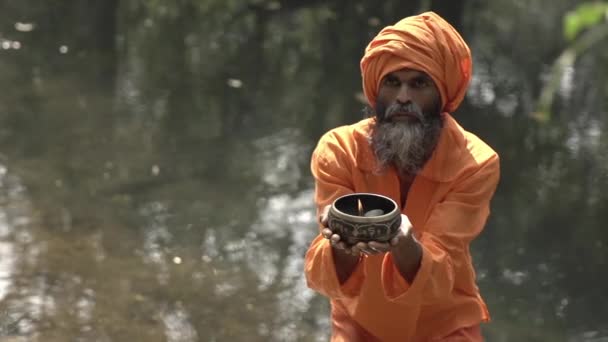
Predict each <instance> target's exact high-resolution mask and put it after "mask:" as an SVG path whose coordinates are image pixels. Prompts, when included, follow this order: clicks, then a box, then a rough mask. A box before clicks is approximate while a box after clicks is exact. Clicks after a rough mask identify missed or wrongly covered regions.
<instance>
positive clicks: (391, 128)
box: [371, 69, 442, 175]
mask: <svg viewBox="0 0 608 342" xmlns="http://www.w3.org/2000/svg"><path fill="white" fill-rule="evenodd" d="M375 112H376V118H377V124H376V126H375V128H374V129H373V131H372V136H371V143H372V148H373V150H374V153H375V154H376V157H377V159H378V161H379V162H380V165H381V167H385V166H388V165H389V164H390V165H394V166H395V167H396V168H397V170H398V171H399V172H400V173H402V174H410V175H413V174H416V173H417V172H418V171H419V170H420V169H422V167H423V166H424V163H425V162H426V161H427V160H428V158H429V157H430V155H431V153H432V152H433V149H434V147H435V145H436V143H437V140H438V138H439V133H440V132H441V127H442V119H441V96H440V94H439V91H438V90H437V87H436V86H435V83H434V82H433V80H432V79H431V78H430V77H429V76H428V75H427V74H426V73H424V72H421V71H417V70H412V69H401V70H398V71H395V72H392V73H389V74H387V75H386V76H385V77H384V78H383V79H382V81H381V83H380V89H379V90H378V96H377V98H376V108H375Z"/></svg>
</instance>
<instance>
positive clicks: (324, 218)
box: [319, 205, 331, 227]
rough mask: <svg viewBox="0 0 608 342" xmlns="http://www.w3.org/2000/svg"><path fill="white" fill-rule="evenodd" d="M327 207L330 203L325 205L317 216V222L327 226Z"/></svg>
mask: <svg viewBox="0 0 608 342" xmlns="http://www.w3.org/2000/svg"><path fill="white" fill-rule="evenodd" d="M329 208H331V205H326V206H325V208H323V211H322V212H321V216H319V223H321V224H322V225H323V226H324V227H327V217H328V216H329V215H328V214H329Z"/></svg>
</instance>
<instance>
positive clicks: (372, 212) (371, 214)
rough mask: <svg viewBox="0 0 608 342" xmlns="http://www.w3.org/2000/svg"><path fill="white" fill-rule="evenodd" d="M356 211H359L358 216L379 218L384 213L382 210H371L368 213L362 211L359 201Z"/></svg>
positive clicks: (358, 201) (358, 200) (359, 201)
mask: <svg viewBox="0 0 608 342" xmlns="http://www.w3.org/2000/svg"><path fill="white" fill-rule="evenodd" d="M357 209H358V211H359V216H365V217H371V216H380V215H384V211H383V210H382V209H372V210H370V211H368V212H365V214H364V211H363V204H361V200H360V199H357Z"/></svg>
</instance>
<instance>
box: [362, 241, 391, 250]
mask: <svg viewBox="0 0 608 342" xmlns="http://www.w3.org/2000/svg"><path fill="white" fill-rule="evenodd" d="M367 246H368V247H369V248H371V249H373V250H375V251H377V252H380V253H386V252H388V251H389V250H390V249H391V245H390V243H388V242H378V241H370V242H369V243H368V244H367Z"/></svg>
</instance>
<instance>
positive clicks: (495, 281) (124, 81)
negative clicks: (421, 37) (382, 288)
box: [0, 0, 608, 342]
mask: <svg viewBox="0 0 608 342" xmlns="http://www.w3.org/2000/svg"><path fill="white" fill-rule="evenodd" d="M429 9H432V10H434V11H436V12H438V13H440V14H441V15H442V16H444V17H445V18H446V19H447V20H448V21H450V22H451V23H452V24H453V25H454V26H456V27H457V28H458V29H459V30H460V32H461V33H462V35H463V36H464V37H465V39H466V40H467V42H468V43H469V45H470V47H471V49H472V52H473V55H474V70H475V71H474V78H473V81H472V83H471V86H470V91H469V93H468V96H467V98H466V100H465V103H464V104H463V105H462V106H461V107H460V109H459V110H458V111H457V112H456V113H455V114H454V116H455V117H456V118H457V120H459V121H460V122H461V124H462V125H463V126H464V127H465V128H467V129H468V130H470V131H472V132H474V133H475V134H477V135H478V136H480V137H482V138H483V139H484V140H485V141H487V142H488V143H489V144H490V145H491V146H492V147H493V148H494V149H496V150H497V151H498V152H499V153H500V155H501V160H502V180H501V183H500V186H499V188H498V191H497V193H496V196H495V198H494V201H493V204H492V207H493V209H492V210H493V212H492V216H491V218H490V220H489V222H488V224H487V227H486V229H485V231H484V232H483V234H482V235H481V237H480V238H479V239H478V240H477V241H476V242H475V243H474V245H473V254H474V257H475V265H476V268H477V270H478V280H479V285H480V288H481V291H482V295H483V296H484V297H485V299H486V300H487V302H488V305H489V308H490V311H491V314H492V317H493V321H492V323H491V324H488V325H484V328H483V329H484V335H485V336H486V338H487V339H488V341H595V342H599V341H608V290H607V289H608V275H607V274H606V270H607V267H606V266H607V265H606V264H607V261H608V229H606V226H605V225H606V224H608V193H607V191H606V190H607V189H608V160H607V159H608V156H607V154H606V152H605V151H606V150H607V147H608V146H607V145H608V137H607V136H606V135H604V134H602V132H603V131H604V130H606V126H607V125H608V113H607V108H608V100H607V99H608V79H607V78H606V75H608V39H607V38H606V37H607V36H608V24H607V20H606V18H607V13H608V2H606V1H600V2H586V1H580V0H526V1H523V0H495V1H481V0H468V1H467V0H460V1H457V0H452V1H439V0H437V1H397V0H387V1H382V2H377V1H371V0H349V1H346V0H325V1H320V0H307V1H304V0H280V1H279V0H277V1H273V0H179V1H159V0H148V1H143V0H139V1H138V0H129V1H127V0H124V1H121V0H104V1H92V0H78V1H76V0H64V1H57V2H51V1H32V0H19V1H17V0H1V1H0V14H1V15H0V341H1V342H8V341H10V342H15V341H45V342H52V341H169V342H174V341H326V340H327V338H328V336H329V332H330V330H329V323H328V317H329V311H328V303H327V300H326V299H325V298H323V297H320V296H318V295H316V294H315V293H313V292H312V291H310V290H308V289H307V288H306V284H305V281H304V278H303V268H302V267H303V265H302V260H303V256H304V253H305V251H306V248H307V246H308V244H309V242H310V241H311V240H312V238H313V237H314V235H315V234H316V232H317V228H316V224H315V222H314V220H315V217H314V209H313V203H312V191H313V183H312V179H311V176H310V172H309V158H310V153H311V151H312V149H313V148H314V146H315V144H316V142H317V139H318V138H319V137H320V135H321V134H322V133H324V132H325V131H327V130H328V129H330V128H332V127H335V126H337V125H343V124H348V123H352V122H355V121H357V120H359V119H361V118H362V117H363V114H362V108H363V102H362V101H361V98H362V94H361V86H360V84H361V81H360V74H359V67H358V63H359V59H360V58H361V56H362V53H363V49H364V48H365V45H366V44H367V43H368V42H369V40H370V39H371V38H372V37H373V36H374V35H375V34H376V33H377V32H378V31H379V30H380V29H381V28H382V27H383V26H385V25H388V24H392V23H394V22H396V21H397V20H399V19H401V18H402V17H405V16H408V15H412V14H417V13H420V12H422V11H425V10H429Z"/></svg>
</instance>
